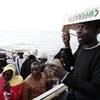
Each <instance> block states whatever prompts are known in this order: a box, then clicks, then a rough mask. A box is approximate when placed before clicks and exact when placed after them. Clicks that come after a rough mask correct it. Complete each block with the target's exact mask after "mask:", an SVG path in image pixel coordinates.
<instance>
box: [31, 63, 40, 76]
mask: <svg viewBox="0 0 100 100" xmlns="http://www.w3.org/2000/svg"><path fill="white" fill-rule="evenodd" d="M31 72H32V76H34V77H37V76H38V75H40V73H41V70H40V66H39V65H38V64H37V65H31Z"/></svg>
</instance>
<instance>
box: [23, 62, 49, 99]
mask: <svg viewBox="0 0 100 100" xmlns="http://www.w3.org/2000/svg"><path fill="white" fill-rule="evenodd" d="M46 90H47V87H46V75H45V74H44V73H43V72H41V68H40V63H39V62H38V61H35V62H33V63H32V64H31V74H30V75H29V76H28V77H27V78H26V79H25V81H24V84H23V92H22V100H32V99H34V98H35V97H37V96H39V95H41V94H42V93H44V92H46Z"/></svg>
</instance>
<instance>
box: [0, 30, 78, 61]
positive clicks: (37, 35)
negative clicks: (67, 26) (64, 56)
mask: <svg viewBox="0 0 100 100" xmlns="http://www.w3.org/2000/svg"><path fill="white" fill-rule="evenodd" d="M61 35H62V32H61V31H3V32H0V48H2V49H5V50H10V51H11V50H12V49H30V50H34V49H38V53H41V52H42V53H46V54H47V55H48V61H49V62H50V61H52V59H53V57H54V55H55V54H56V53H57V52H58V51H59V50H60V48H62V47H64V44H63V42H62V38H61ZM70 41H71V47H72V51H73V52H74V51H75V50H76V48H77V46H78V42H77V37H76V36H72V35H71V39H70Z"/></svg>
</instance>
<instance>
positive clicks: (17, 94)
mask: <svg viewBox="0 0 100 100" xmlns="http://www.w3.org/2000/svg"><path fill="white" fill-rule="evenodd" d="M22 87H23V83H21V84H19V85H17V86H16V88H17V90H16V91H15V90H13V89H12V88H11V90H10V98H11V100H21V96H22Z"/></svg>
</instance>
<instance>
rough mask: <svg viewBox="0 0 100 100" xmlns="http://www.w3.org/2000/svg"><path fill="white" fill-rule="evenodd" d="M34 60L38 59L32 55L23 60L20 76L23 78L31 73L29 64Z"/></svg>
mask: <svg viewBox="0 0 100 100" xmlns="http://www.w3.org/2000/svg"><path fill="white" fill-rule="evenodd" d="M34 61H38V60H37V59H36V57H35V56H34V55H29V57H28V58H27V59H26V60H25V61H24V63H23V64H22V67H21V72H20V74H21V76H22V77H23V79H25V78H26V77H27V76H28V75H29V74H30V73H31V64H32V62H34Z"/></svg>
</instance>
